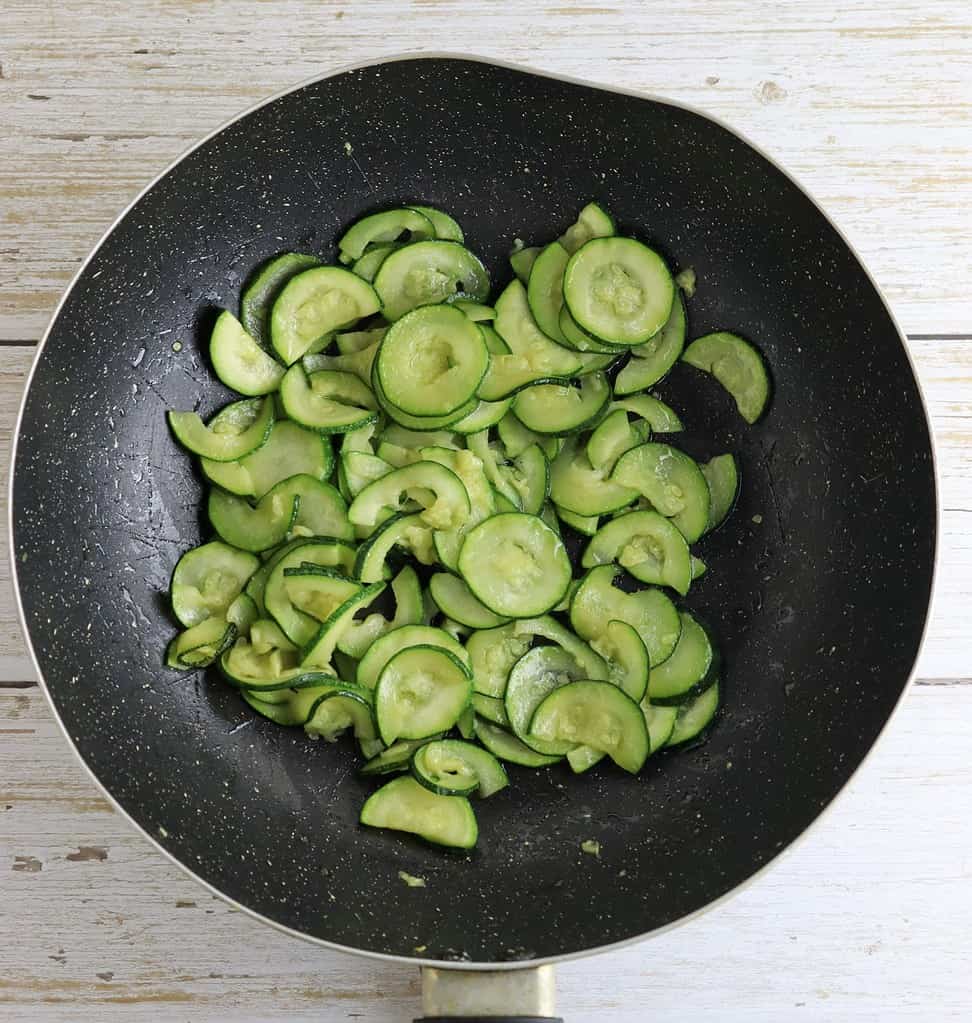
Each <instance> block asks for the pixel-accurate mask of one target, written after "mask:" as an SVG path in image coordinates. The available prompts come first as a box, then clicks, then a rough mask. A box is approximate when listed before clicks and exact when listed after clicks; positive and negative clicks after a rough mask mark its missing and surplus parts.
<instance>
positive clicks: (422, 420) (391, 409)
mask: <svg viewBox="0 0 972 1023" xmlns="http://www.w3.org/2000/svg"><path fill="white" fill-rule="evenodd" d="M376 361H377V360H376ZM371 386H372V390H373V391H374V394H375V397H376V398H377V399H378V402H379V404H380V405H381V407H382V408H383V409H384V410H385V412H387V413H388V415H389V417H390V418H392V419H394V420H395V422H396V423H397V424H399V425H400V426H403V427H405V428H406V429H408V430H412V431H418V432H423V433H428V432H432V431H438V430H443V429H444V428H445V427H447V426H452V425H453V424H454V423H458V422H460V421H461V420H463V419H465V418H466V416H468V415H469V414H470V413H472V412H475V411H476V409H477V408H478V406H479V402H478V400H477V399H476V398H470V400H469V401H468V402H467V403H466V404H465V405H461V406H460V407H459V408H457V409H456V410H455V411H454V412H450V413H449V414H448V415H445V416H413V415H411V414H410V413H408V412H403V411H402V409H400V408H398V406H397V405H393V404H392V403H391V402H390V401H389V400H388V398H387V397H386V396H385V392H384V391H383V390H382V388H381V381H380V380H379V379H378V374H377V373H372V375H371Z"/></svg>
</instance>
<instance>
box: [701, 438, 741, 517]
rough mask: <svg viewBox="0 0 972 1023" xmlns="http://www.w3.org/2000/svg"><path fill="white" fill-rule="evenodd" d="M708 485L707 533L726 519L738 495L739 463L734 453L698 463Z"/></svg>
mask: <svg viewBox="0 0 972 1023" xmlns="http://www.w3.org/2000/svg"><path fill="white" fill-rule="evenodd" d="M699 468H700V469H701V470H702V475H703V476H704V477H705V482H706V484H707V485H708V487H709V520H708V522H707V523H706V527H705V528H706V532H707V533H709V532H711V531H712V530H713V529H716V528H717V527H718V526H721V525H722V523H723V522H724V521H725V520H726V518H727V517H728V515H729V513H730V512H731V511H732V509H733V507H734V506H735V504H736V498H737V497H738V496H739V463H738V462H737V461H736V456H735V455H716V456H715V458H710V459H709V461H708V462H702V463H700V465H699Z"/></svg>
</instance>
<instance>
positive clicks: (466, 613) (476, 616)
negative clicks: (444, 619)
mask: <svg viewBox="0 0 972 1023" xmlns="http://www.w3.org/2000/svg"><path fill="white" fill-rule="evenodd" d="M429 592H430V593H431V594H432V599H433V600H434V601H435V602H436V604H438V605H439V608H440V610H441V611H442V613H443V614H445V615H448V616H449V618H451V619H452V620H453V621H456V622H458V623H459V624H460V625H465V626H466V627H467V628H470V629H492V628H495V627H496V626H497V625H503V624H504V623H505V622H506V621H507V620H508V619H506V618H502V617H500V616H499V615H496V614H493V612H492V611H490V609H489V608H488V607H486V605H485V604H483V603H481V602H480V601H479V600H477V599H476V597H475V596H474V595H473V593H472V591H471V590H470V589H469V587H468V586H467V585H466V584H465V583H464V582H463V581H462V580H461V579H460V578H459V577H458V576H454V575H452V574H451V573H449V572H437V573H436V574H435V575H433V576H432V578H431V579H430V580H429Z"/></svg>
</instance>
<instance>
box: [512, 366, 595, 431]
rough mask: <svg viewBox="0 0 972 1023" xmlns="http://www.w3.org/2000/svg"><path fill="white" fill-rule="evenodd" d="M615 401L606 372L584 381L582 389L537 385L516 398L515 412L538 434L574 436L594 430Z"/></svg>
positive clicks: (524, 423)
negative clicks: (581, 431)
mask: <svg viewBox="0 0 972 1023" xmlns="http://www.w3.org/2000/svg"><path fill="white" fill-rule="evenodd" d="M610 400H611V386H610V384H609V383H608V380H607V377H606V376H605V375H604V374H603V373H592V374H590V375H589V376H585V377H582V378H581V381H580V386H579V387H574V386H572V385H570V384H534V385H533V386H532V387H527V388H525V389H524V390H522V391H520V393H519V394H518V395H517V396H516V399H515V400H514V402H513V413H514V415H515V416H516V417H517V419H519V420H520V422H521V423H523V425H524V426H525V427H527V429H529V430H532V431H533V432H534V433H540V434H547V433H557V434H564V433H574V432H576V431H578V430H584V429H590V427H591V425H592V424H593V423H596V422H597V421H598V420H599V419H600V418H601V415H602V414H603V412H604V410H605V409H606V408H607V405H608V402H609V401H610Z"/></svg>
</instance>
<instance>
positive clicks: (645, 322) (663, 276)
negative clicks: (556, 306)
mask: <svg viewBox="0 0 972 1023" xmlns="http://www.w3.org/2000/svg"><path fill="white" fill-rule="evenodd" d="M674 297H675V283H674V281H673V280H672V275H671V273H670V272H669V269H668V267H667V266H666V265H665V260H664V259H662V257H661V256H659V255H658V253H657V252H655V251H654V250H653V249H649V248H648V246H647V245H643V244H642V243H641V242H638V241H635V240H634V239H633V238H593V239H592V240H591V241H589V242H587V243H585V244H584V245H582V246H581V247H580V248H579V249H578V250H577V251H576V252H575V253H574V254H573V255H572V256H571V257H570V261H569V262H568V263H567V269H566V271H565V273H564V301H565V302H566V305H567V308H568V309H569V310H570V315H571V316H573V318H574V319H575V320H576V321H577V323H578V325H579V326H580V327H581V328H582V329H583V330H585V331H587V333H588V334H593V335H594V337H596V338H599V339H600V340H602V341H607V342H610V343H611V344H617V345H631V346H633V345H641V344H644V343H645V342H646V341H648V340H649V339H650V338H651V337H653V336H654V335H655V334H657V333H658V331H659V330H661V328H662V327H663V326H664V325H665V321H666V320H667V319H668V317H669V315H670V314H671V311H672V301H673V300H674Z"/></svg>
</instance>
